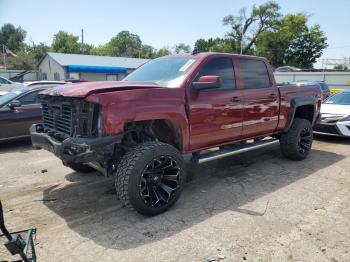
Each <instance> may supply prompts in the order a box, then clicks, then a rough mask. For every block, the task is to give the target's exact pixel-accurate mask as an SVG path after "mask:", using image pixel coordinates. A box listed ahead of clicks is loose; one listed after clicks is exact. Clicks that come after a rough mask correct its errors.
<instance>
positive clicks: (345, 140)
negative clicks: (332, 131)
mask: <svg viewBox="0 0 350 262" xmlns="http://www.w3.org/2000/svg"><path fill="white" fill-rule="evenodd" d="M314 138H315V139H316V140H318V141H322V142H327V143H333V144H343V145H350V138H349V137H337V136H327V135H319V134H314Z"/></svg>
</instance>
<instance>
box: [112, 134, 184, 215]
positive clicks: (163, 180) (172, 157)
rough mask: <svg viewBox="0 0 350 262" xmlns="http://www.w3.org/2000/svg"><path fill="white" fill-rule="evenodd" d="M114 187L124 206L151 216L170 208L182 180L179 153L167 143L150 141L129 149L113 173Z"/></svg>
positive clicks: (182, 171)
mask: <svg viewBox="0 0 350 262" xmlns="http://www.w3.org/2000/svg"><path fill="white" fill-rule="evenodd" d="M115 176H116V177H115V186H116V190H117V195H118V197H119V199H120V200H121V201H122V202H123V204H124V205H125V206H128V207H131V208H134V209H135V210H136V211H137V212H139V213H141V214H143V215H147V216H152V215H157V214H160V213H162V212H164V211H166V210H167V209H168V208H169V207H171V206H172V205H173V204H174V203H175V202H176V201H177V199H178V198H179V197H180V194H181V192H182V189H183V187H184V184H185V181H186V172H185V164H184V160H183V158H182V155H181V154H180V152H179V151H178V150H177V149H176V148H174V147H173V146H171V145H168V144H165V143H161V142H157V141H152V142H146V143H143V144H140V145H137V146H135V147H133V148H131V149H130V150H129V151H128V152H127V153H126V154H125V155H124V156H123V157H122V159H121V161H120V164H119V165H118V169H117V171H116V173H115Z"/></svg>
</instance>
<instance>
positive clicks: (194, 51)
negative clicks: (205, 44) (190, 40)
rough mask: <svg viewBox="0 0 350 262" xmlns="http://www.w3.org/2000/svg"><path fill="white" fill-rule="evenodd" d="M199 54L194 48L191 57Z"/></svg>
mask: <svg viewBox="0 0 350 262" xmlns="http://www.w3.org/2000/svg"><path fill="white" fill-rule="evenodd" d="M199 53H200V52H199V51H198V49H197V47H194V49H193V51H192V55H196V54H199Z"/></svg>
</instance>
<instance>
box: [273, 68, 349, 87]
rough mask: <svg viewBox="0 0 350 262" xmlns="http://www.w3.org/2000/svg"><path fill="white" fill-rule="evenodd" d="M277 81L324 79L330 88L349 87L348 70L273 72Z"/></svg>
mask: <svg viewBox="0 0 350 262" xmlns="http://www.w3.org/2000/svg"><path fill="white" fill-rule="evenodd" d="M274 75H275V78H276V82H277V83H292V82H298V81H324V82H325V83H327V84H328V85H329V87H330V88H331V89H350V72H275V73H274Z"/></svg>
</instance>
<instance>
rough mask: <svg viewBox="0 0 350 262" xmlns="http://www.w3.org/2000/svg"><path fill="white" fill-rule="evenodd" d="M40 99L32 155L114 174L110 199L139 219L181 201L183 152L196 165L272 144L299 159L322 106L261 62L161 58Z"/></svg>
mask: <svg viewBox="0 0 350 262" xmlns="http://www.w3.org/2000/svg"><path fill="white" fill-rule="evenodd" d="M40 96H41V100H42V110H43V123H42V124H36V125H33V126H32V127H31V138H32V143H33V145H34V147H36V148H45V149H47V150H50V151H51V152H53V153H54V154H55V155H56V156H58V157H59V158H60V159H62V161H63V164H64V165H66V166H69V167H71V168H72V169H74V170H76V171H78V172H89V171H93V170H98V171H100V172H102V173H104V174H106V175H109V174H113V175H115V186H116V190H117V195H118V197H119V198H120V199H121V201H122V202H123V203H124V204H125V205H126V206H129V207H133V208H134V209H136V210H137V211H138V212H140V213H142V214H145V215H155V214H159V213H161V212H164V211H165V210H166V209H168V208H169V207H170V206H171V205H172V204H174V202H175V201H176V200H177V199H178V198H179V196H180V193H181V191H182V189H183V187H184V183H185V181H186V170H185V163H184V159H183V155H184V154H189V153H191V154H192V161H194V162H196V163H203V162H206V161H209V160H214V159H217V158H220V157H226V156H229V155H234V154H237V153H241V152H246V151H249V150H253V149H257V148H261V147H264V146H268V145H272V144H274V143H278V142H279V143H280V148H281V150H282V153H283V155H284V156H286V157H288V158H290V159H294V160H301V159H304V158H305V157H306V156H307V155H308V153H309V151H310V149H311V145H312V140H313V136H312V126H313V124H314V123H315V122H316V120H317V119H318V116H319V112H320V106H321V102H322V94H321V91H320V89H319V88H318V87H317V86H315V87H314V88H310V87H306V86H305V87H304V86H299V87H298V86H277V85H276V82H275V79H274V76H273V73H272V70H271V66H270V65H269V63H268V62H267V60H266V59H264V58H260V57H252V56H241V55H234V54H220V53H197V54H185V55H174V56H166V57H162V58H158V59H155V60H152V61H150V62H148V63H146V64H145V65H143V66H141V67H140V68H139V69H137V70H136V71H134V72H133V73H131V74H130V75H129V76H127V77H126V78H125V79H124V80H123V81H120V82H90V83H81V84H67V85H64V86H59V87H56V88H54V89H50V90H47V91H44V92H42V93H41V95H40ZM208 149H210V150H208Z"/></svg>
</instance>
